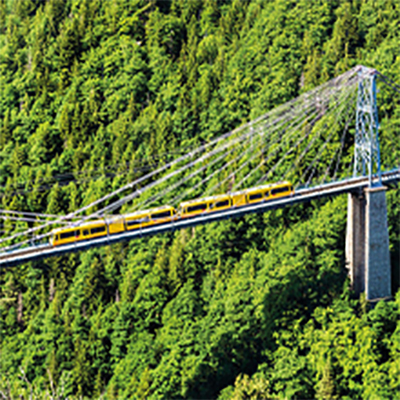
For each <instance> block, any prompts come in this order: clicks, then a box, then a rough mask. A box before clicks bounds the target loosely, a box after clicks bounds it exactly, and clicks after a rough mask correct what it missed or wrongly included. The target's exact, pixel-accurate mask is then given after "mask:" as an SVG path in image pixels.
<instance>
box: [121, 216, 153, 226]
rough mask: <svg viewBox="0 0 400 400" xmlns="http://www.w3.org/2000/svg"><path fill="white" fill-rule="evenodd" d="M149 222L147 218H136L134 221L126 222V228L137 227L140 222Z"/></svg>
mask: <svg viewBox="0 0 400 400" xmlns="http://www.w3.org/2000/svg"><path fill="white" fill-rule="evenodd" d="M148 220H149V218H148V217H143V218H136V219H132V220H130V221H126V224H127V225H128V226H133V225H139V224H141V223H142V222H147V221H148Z"/></svg>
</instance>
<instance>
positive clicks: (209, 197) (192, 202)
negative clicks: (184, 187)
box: [180, 181, 291, 207]
mask: <svg viewBox="0 0 400 400" xmlns="http://www.w3.org/2000/svg"><path fill="white" fill-rule="evenodd" d="M290 184H291V183H290V182H289V181H282V182H276V183H269V184H267V185H261V186H255V187H252V188H247V189H243V190H239V191H237V192H229V193H223V194H217V195H215V196H208V197H202V198H200V199H193V200H187V201H184V202H182V203H181V204H180V206H181V207H182V206H186V205H189V204H194V203H201V202H208V201H211V200H216V199H219V198H224V197H228V196H234V195H239V194H245V193H248V192H252V191H257V190H262V189H269V188H271V187H276V186H281V185H290Z"/></svg>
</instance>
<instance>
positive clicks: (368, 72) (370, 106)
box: [354, 66, 382, 187]
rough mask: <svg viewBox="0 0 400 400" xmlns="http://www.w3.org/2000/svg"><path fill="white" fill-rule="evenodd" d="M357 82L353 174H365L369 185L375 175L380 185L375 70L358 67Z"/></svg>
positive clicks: (377, 183)
mask: <svg viewBox="0 0 400 400" xmlns="http://www.w3.org/2000/svg"><path fill="white" fill-rule="evenodd" d="M358 74H359V83H358V96H357V111H356V137H355V144H354V176H360V175H362V176H366V172H367V171H368V178H369V186H370V187H371V186H373V184H374V183H373V181H372V178H373V176H374V175H377V178H378V181H377V182H376V183H375V184H376V185H378V186H381V185H382V176H381V156H380V149H379V133H378V131H379V122H378V108H377V106H376V74H377V71H376V70H374V69H371V68H367V67H364V66H360V67H359V72H358Z"/></svg>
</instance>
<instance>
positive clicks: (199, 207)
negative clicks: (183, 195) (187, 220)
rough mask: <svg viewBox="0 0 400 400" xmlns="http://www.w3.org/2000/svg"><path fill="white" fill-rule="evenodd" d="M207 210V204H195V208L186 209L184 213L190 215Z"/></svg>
mask: <svg viewBox="0 0 400 400" xmlns="http://www.w3.org/2000/svg"><path fill="white" fill-rule="evenodd" d="M205 210H207V203H201V204H196V205H195V206H191V207H188V208H187V209H186V212H188V213H192V212H196V211H205Z"/></svg>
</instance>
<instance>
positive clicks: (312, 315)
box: [0, 0, 400, 399]
mask: <svg viewBox="0 0 400 400" xmlns="http://www.w3.org/2000/svg"><path fill="white" fill-rule="evenodd" d="M399 24H400V4H399V2H398V1H397V0H379V1H377V0H333V1H332V0H312V1H311V0H297V1H294V0H271V1H265V0H255V1H245V0H233V1H220V0H191V1H183V0H172V1H156V0H149V1H147V0H146V1H145V0H136V1H135V0H134V1H132V0H104V1H103V0H81V1H78V0H68V1H65V0H46V1H45V0H42V1H34V0H15V1H10V0H0V196H1V202H2V208H5V209H11V210H23V211H32V212H40V213H49V214H65V213H67V212H69V211H72V210H75V209H77V208H78V207H79V206H81V205H85V204H89V203H90V202H91V201H93V200H94V199H97V198H99V197H100V196H102V195H104V194H106V193H108V192H110V191H111V190H113V189H116V188H118V187H120V186H122V185H123V184H125V183H126V182H130V181H132V180H133V179H134V178H135V177H136V176H138V173H139V172H138V171H139V170H140V169H145V168H152V167H154V165H156V164H157V163H163V162H165V161H166V160H167V159H169V157H170V156H171V154H174V153H175V154H176V152H179V149H180V148H182V147H186V146H192V145H196V144H198V143H200V142H203V141H207V140H209V139H211V138H213V137H216V136H218V135H220V134H222V133H224V132H227V131H228V130H230V129H232V128H235V127H237V126H239V125H240V124H241V123H243V122H245V121H248V120H249V119H252V118H255V117H257V116H259V115H261V114H262V113H264V112H265V111H267V110H269V109H271V108H273V107H274V106H276V105H279V104H281V103H284V102H285V101H288V100H290V99H292V98H293V97H294V96H296V95H298V94H299V93H302V92H304V91H307V90H308V89H310V88H312V87H315V86H316V85H318V84H320V83H322V82H325V81H326V80H328V79H330V78H332V77H333V76H336V75H338V74H340V73H342V72H344V71H346V70H348V69H349V68H351V67H353V66H355V65H357V64H364V65H367V66H372V67H374V68H376V69H378V70H379V71H381V72H382V73H383V74H385V75H387V76H389V77H390V78H391V79H393V80H394V81H396V82H400V56H399V51H398V50H399V43H400V30H399ZM394 98H395V94H394V92H393V91H390V90H389V89H386V88H382V90H381V92H380V93H379V102H380V104H382V113H381V115H380V119H381V134H382V154H384V159H383V164H384V165H393V161H394V162H395V163H396V162H397V164H398V160H399V157H400V148H399V136H398V132H399V130H400V105H399V102H397V103H396V102H395V100H394ZM388 212H389V225H390V226H389V228H390V239H391V252H392V261H393V264H394V265H395V266H397V267H398V263H399V261H398V260H399V248H400V245H399V243H400V226H399V221H400V191H399V190H398V189H397V190H393V191H391V192H390V193H389V194H388ZM345 215H346V198H345V197H344V196H343V197H338V198H336V199H334V200H329V201H319V202H315V203H313V204H311V205H307V206H305V205H299V206H296V207H293V208H291V209H285V210H277V211H272V212H269V213H266V214H264V215H252V216H248V217H245V218H241V219H238V220H231V221H225V222H220V223H217V224H211V225H207V226H201V227H197V228H195V229H190V230H189V229H188V230H183V231H180V232H176V233H174V234H166V235H163V236H157V237H152V238H148V239H141V240H139V241H134V242H131V243H124V244H119V245H115V246H112V247H108V248H102V249H98V250H90V251H87V252H85V253H81V254H73V255H69V256H64V257H60V258H53V259H49V260H43V261H40V262H35V263H30V264H26V265H23V266H19V267H13V268H11V269H7V270H2V271H0V346H1V348H0V391H1V392H0V393H2V394H3V397H5V398H17V397H18V396H19V395H21V396H22V397H24V398H28V397H29V396H30V394H31V393H32V396H37V398H44V397H45V396H46V394H49V395H50V394H52V395H55V394H58V395H59V396H61V397H66V396H68V398H70V399H71V398H100V397H101V398H103V399H117V398H120V399H126V398H220V399H242V398H251V399H258V398H319V399H334V398H348V399H350V398H352V399H354V398H371V399H373V398H396V397H398V396H399V392H400V291H397V295H396V296H395V300H394V301H391V302H381V303H379V304H378V305H377V306H376V307H375V308H374V309H372V310H371V309H370V307H369V305H368V304H367V303H366V302H365V300H363V299H362V298H361V299H354V298H353V296H352V294H351V292H349V290H348V281H347V278H346V270H345V261H344V248H345V245H344V238H345V224H346V220H345ZM10 224H11V222H9V221H7V222H4V224H3V225H0V226H1V228H0V229H1V230H4V231H5V233H7V232H9V231H10V229H11V225H10ZM19 224H20V227H21V228H24V227H28V223H22V222H20V223H19ZM396 289H397V288H396Z"/></svg>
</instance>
